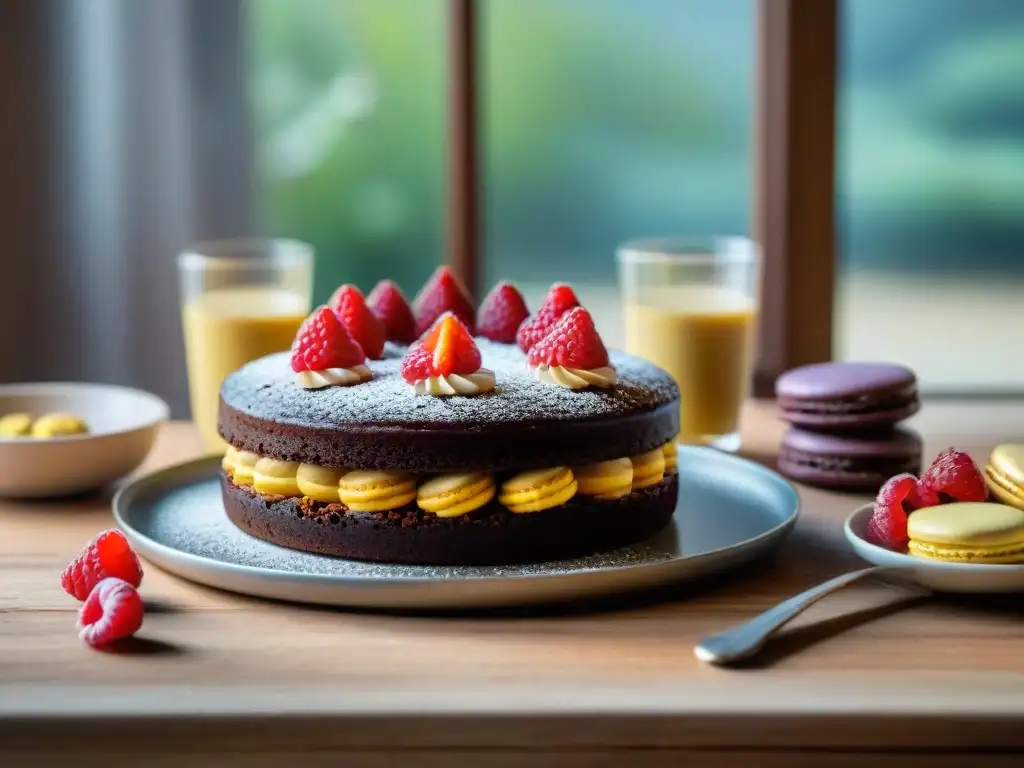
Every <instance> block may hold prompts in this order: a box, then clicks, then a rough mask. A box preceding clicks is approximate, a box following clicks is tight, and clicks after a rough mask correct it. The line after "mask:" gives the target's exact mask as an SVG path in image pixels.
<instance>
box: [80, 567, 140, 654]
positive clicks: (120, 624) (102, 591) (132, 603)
mask: <svg viewBox="0 0 1024 768" xmlns="http://www.w3.org/2000/svg"><path fill="white" fill-rule="evenodd" d="M145 611H146V609H145V606H144V605H143V604H142V598H141V597H140V596H139V593H138V591H137V590H136V589H135V587H133V586H132V585H131V584H129V583H128V582H127V581H123V580H121V579H115V578H113V577H111V578H108V579H103V580H102V581H101V582H100V583H99V584H97V585H96V586H95V587H94V588H93V590H92V592H90V593H89V597H87V598H86V600H85V602H84V603H82V608H81V610H79V612H78V637H79V638H81V639H82V640H84V641H85V642H86V643H88V644H89V645H91V646H93V647H96V646H100V645H107V644H108V643H112V642H114V641H115V640H122V639H123V638H126V637H131V636H132V635H134V634H135V633H136V632H138V631H139V627H141V626H142V617H143V615H144V614H145Z"/></svg>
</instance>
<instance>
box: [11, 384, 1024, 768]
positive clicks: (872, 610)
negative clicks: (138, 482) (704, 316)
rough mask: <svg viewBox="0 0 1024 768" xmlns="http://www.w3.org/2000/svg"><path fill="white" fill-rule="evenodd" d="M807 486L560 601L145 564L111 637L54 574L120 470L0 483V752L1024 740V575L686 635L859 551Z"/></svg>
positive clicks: (172, 437)
mask: <svg viewBox="0 0 1024 768" xmlns="http://www.w3.org/2000/svg"><path fill="white" fill-rule="evenodd" d="M913 421H914V423H915V424H916V426H917V427H918V428H919V429H921V430H922V431H923V432H924V433H925V435H926V436H927V438H928V450H929V452H930V453H935V452H937V451H938V450H940V449H941V448H944V447H947V446H948V445H951V444H955V445H957V446H959V447H963V448H966V449H968V450H970V451H972V453H973V454H974V455H975V456H976V457H978V458H979V459H982V460H983V459H984V457H985V455H986V454H987V452H988V451H989V450H990V449H991V447H992V446H993V445H994V444H996V443H998V442H1003V441H1007V440H1019V441H1024V403H1021V402H1019V401H996V402H993V403H981V402H967V403H965V402H942V401H937V402H933V403H928V404H927V405H926V407H925V408H924V409H923V411H922V413H921V414H920V415H919V416H918V417H916V418H915V419H914V420H913ZM744 433H745V453H746V454H747V455H749V456H751V457H752V458H755V459H756V460H760V461H762V462H766V463H771V462H772V461H773V454H774V446H775V445H776V442H777V440H778V437H779V435H780V433H781V425H779V424H778V423H777V422H776V420H775V419H774V416H773V413H772V408H771V405H770V404H769V403H753V404H751V405H750V407H749V409H748V411H747V413H746V414H745V419H744ZM198 451H199V441H198V439H197V438H196V436H195V434H194V432H193V430H192V428H191V426H190V425H185V424H171V425H169V426H168V427H167V428H166V429H165V430H164V432H163V434H162V435H161V438H160V440H159V442H158V445H157V447H156V448H155V449H154V452H153V455H152V456H151V457H150V459H149V461H148V462H147V465H146V467H145V468H144V469H143V471H149V470H152V469H155V468H158V467H161V466H164V465H168V464H171V463H174V462H177V461H180V460H183V459H186V458H190V457H192V456H194V455H196V454H197V453H198ZM800 492H801V499H802V503H803V512H802V517H801V520H800V522H799V524H798V526H797V529H796V531H795V532H794V534H793V536H792V537H791V539H790V540H789V541H788V542H787V543H786V545H785V546H784V548H783V550H782V552H781V553H780V554H779V555H778V556H776V557H775V558H774V559H773V560H772V561H770V562H766V563H762V564H759V565H757V566H754V567H751V568H749V569H747V570H745V571H744V572H742V573H739V574H736V575H734V576H730V577H726V578H720V579H717V580H715V581H714V582H713V583H707V584H702V585H699V586H697V587H689V588H675V589H669V590H664V591H661V592H659V593H657V594H654V595H647V594H645V595H638V596H630V597H624V598H615V599H609V600H605V601H601V602H598V603H589V604H582V605H571V606H562V607H557V608H548V609H533V610H521V611H516V610H509V611H502V612H497V613H494V612H491V613H482V614H481V613H476V614H461V615H459V614H447V615H408V614H406V615H387V614H382V613H355V612H346V611H340V610H330V609H322V608H307V607H301V606H293V605H284V604H277V603H271V602H267V601H260V600H255V599H249V598H245V597H239V596H235V595H230V594H227V593H222V592H218V591H215V590H212V589H208V588H205V587H201V586H197V585H193V584H190V583H187V582H185V581H182V580H180V579H178V578H176V577H173V576H170V575H168V574H166V573H163V572H161V571H159V570H158V569H156V568H155V567H153V566H150V567H149V568H148V569H147V572H146V577H145V582H144V590H143V591H144V595H145V597H146V599H147V601H148V602H149V605H150V611H149V613H148V614H147V617H146V622H145V625H144V627H143V630H142V632H141V633H140V639H139V641H138V642H137V643H136V644H135V645H134V646H132V647H130V648H129V649H128V652H126V653H118V654H114V653H98V652H95V651H92V650H89V649H88V648H86V647H84V646H83V645H81V644H80V643H79V641H78V640H77V638H76V636H75V632H74V621H75V612H76V609H77V604H76V603H74V602H73V601H72V600H71V599H70V598H68V597H67V596H66V595H65V594H64V593H63V592H62V591H61V589H60V585H59V583H58V578H57V575H58V574H59V572H60V570H61V569H62V568H63V566H64V565H65V564H66V562H67V561H68V560H69V559H70V558H71V557H72V556H73V555H74V554H75V552H76V551H77V550H78V549H79V548H80V547H81V545H82V544H83V543H84V542H85V541H86V540H87V539H88V538H89V537H90V536H91V535H92V534H94V533H95V532H96V531H97V530H99V529H100V528H102V527H106V526H109V525H110V524H111V522H112V521H111V516H110V512H109V495H107V494H101V495H99V496H96V497H93V498H88V499H78V500H74V501H69V502H61V503H55V502H35V503H25V502H10V501H7V502H0V532H2V535H0V585H2V587H0V764H4V765H6V764H11V765H33V764H43V763H42V762H38V763H36V762H33V760H36V759H37V758H38V759H39V760H42V758H41V757H39V755H42V754H44V753H45V754H49V755H51V756H52V757H54V759H55V760H56V761H57V764H60V756H61V755H68V754H70V753H71V752H75V753H76V754H77V755H79V757H81V756H82V755H84V754H88V755H92V756H94V757H96V761H97V762H95V764H100V762H102V756H103V750H102V749H98V748H97V747H96V745H97V744H100V743H102V740H97V737H98V735H102V734H107V735H108V736H109V738H111V739H113V738H115V734H119V735H117V736H116V738H117V739H118V744H119V749H122V750H124V751H125V752H126V753H131V752H132V751H133V750H136V751H137V752H138V754H140V755H144V754H147V753H148V752H147V751H151V750H155V751H157V752H159V753H160V754H161V755H162V757H161V760H164V761H165V762H148V763H147V764H152V765H172V764H174V765H176V764H178V763H177V762H175V761H174V755H179V753H180V755H179V756H180V757H181V759H182V761H185V762H188V761H191V762H190V764H201V763H197V762H195V761H196V760H199V759H200V757H201V756H206V757H209V759H210V760H214V761H216V762H217V764H223V765H235V764H238V765H241V764H254V765H270V764H275V763H274V762H273V760H272V758H271V757H270V756H271V755H275V754H280V755H287V756H290V758H295V757H296V756H297V755H309V756H310V759H309V760H307V759H306V757H303V758H302V759H303V760H304V761H306V764H308V765H319V764H320V763H318V762H316V759H318V756H319V757H322V754H321V753H320V752H319V751H320V750H342V749H343V750H346V754H348V755H349V756H350V757H351V764H353V765H366V766H375V765H386V764H401V763H403V762H405V761H406V760H413V759H415V760H417V761H419V762H421V763H422V764H423V765H479V764H482V763H481V762H480V761H479V760H476V758H477V757H479V755H478V753H480V754H483V753H484V752H486V753H487V754H488V755H491V757H489V758H488V759H487V764H489V765H496V766H505V765H521V764H522V765H526V764H529V765H533V766H536V765H548V764H552V765H553V764H560V765H576V764H580V765H583V764H587V765H604V764H609V765H610V764H612V763H611V762H610V761H611V760H612V759H618V760H628V764H630V765H637V766H646V765H667V764H670V763H672V762H673V761H674V760H675V759H677V758H678V759H681V758H682V757H684V756H686V757H687V759H691V760H692V761H693V762H695V763H700V762H703V761H705V760H706V761H708V762H713V763H715V764H720V765H741V764H747V763H745V762H744V760H746V759H748V758H750V755H751V754H753V752H755V751H761V750H766V751H765V752H764V757H761V756H759V757H758V758H757V760H758V761H759V762H761V763H764V764H765V765H776V764H778V765H782V764H786V765H803V764H814V765H825V766H829V765H835V766H846V765H854V764H858V763H855V762H850V761H849V760H850V759H852V758H850V757H849V755H854V756H856V755H860V756H861V757H862V758H864V759H865V760H870V761H871V762H872V763H874V764H875V765H890V764H891V765H899V764H906V763H905V762H904V761H905V760H907V759H909V757H912V756H913V755H914V754H918V755H919V756H920V755H925V754H930V753H932V752H934V751H935V750H941V751H942V752H943V753H944V754H945V757H944V759H945V761H946V762H945V763H943V762H941V761H938V760H936V759H934V758H933V757H929V758H928V759H929V760H930V761H931V763H932V765H940V766H941V765H944V764H948V765H954V764H957V763H956V762H955V757H956V753H957V751H963V752H966V751H973V750H980V749H986V750H1002V751H1009V750H1015V749H1021V750H1024V642H1022V640H1024V621H1022V620H1024V600H1021V599H1020V598H1018V597H1006V598H1001V599H999V598H981V597H974V598H970V599H961V600H957V599H929V598H922V597H920V596H919V595H918V594H916V593H913V592H911V591H909V590H903V589H901V588H896V587H889V586H883V585H878V584H865V585H862V586H857V587H852V588H850V589H849V590H847V591H845V592H842V593H839V594H837V595H836V596H834V597H833V598H830V599H828V600H826V601H824V602H823V603H822V604H820V605H819V606H816V607H815V608H813V609H812V610H811V611H809V612H808V613H807V614H806V615H805V616H803V617H801V618H800V619H799V620H798V622H796V624H795V625H794V627H793V628H792V629H791V630H789V631H788V632H787V633H786V634H785V635H784V636H782V637H781V638H779V640H777V641H775V642H773V643H772V644H771V645H770V646H769V647H768V649H767V651H766V654H765V657H764V658H763V659H762V660H760V661H759V662H758V663H757V664H756V665H755V666H751V667H747V668H743V669H737V670H722V669H715V668H711V667H707V666H704V665H701V664H700V663H699V662H697V661H696V660H695V659H694V657H693V655H692V650H691V649H692V646H693V645H694V643H695V642H697V640H699V639H700V638H701V637H703V636H704V635H706V634H709V633H712V632H717V631H720V630H721V629H723V628H725V627H727V626H729V625H732V624H734V623H736V622H739V621H742V620H745V619H747V618H749V617H751V616H752V615H754V614H755V613H757V612H759V611H761V610H764V609H765V608H767V607H769V606H770V605H772V604H774V603H775V602H777V601H778V600H779V599H781V598H783V597H785V596H787V595H789V594H791V593H793V592H796V591H799V590H801V589H804V588H806V587H808V586H811V585H812V584H815V583H817V582H819V581H821V580H822V579H824V578H826V577H828V576H831V575H835V574H837V573H840V572H842V571H844V570H846V569H850V568H853V567H856V566H857V565H858V561H857V559H856V558H855V557H854V556H853V555H852V554H851V553H850V552H849V551H848V550H847V547H846V544H845V542H844V540H843V539H842V536H841V532H840V524H841V521H842V519H843V518H844V517H845V515H846V514H847V512H848V511H849V510H851V509H852V508H853V507H854V506H856V505H857V504H859V503H861V502H862V501H864V499H863V498H862V497H857V496H844V495H839V494H833V493H827V492H824V491H820V490H815V489H810V488H803V487H802V488H800ZM97 749H98V751H97ZM490 750H494V752H491V751H490ZM635 750H639V752H636V754H635V755H633V751H635ZM801 750H811V752H807V753H805V752H802V751H801ZM894 750H896V751H898V752H899V754H896V753H895V752H894ZM5 751H6V756H7V757H6V758H5ZM30 755H34V756H35V757H33V758H32V759H31V760H30V759H29V756H30ZM246 755H248V758H249V759H251V762H250V761H249V760H247V759H245V756H246ZM609 755H611V756H612V757H609ZM616 755H617V756H618V757H615V756H616ZM627 755H628V757H627ZM797 755H805V756H806V755H810V756H811V757H813V761H810V762H808V760H807V759H804V758H803V757H798V756H797ZM844 755H846V756H844ZM886 755H890V757H891V760H890V757H886ZM15 756H17V759H15ZM228 756H233V757H231V760H230V761H229V760H228V759H227V758H228ZM588 756H589V757H592V758H593V759H592V760H591V759H589V757H588ZM992 756H993V757H995V755H992ZM634 757H635V759H634ZM492 758H493V759H492ZM7 759H9V760H10V761H9V762H6V761H5V760H7ZM76 759H77V758H76ZM282 759H284V758H282ZM1009 759H1014V758H1009ZM1016 759H1018V760H1019V757H1018V758H1016ZM236 760H237V762H234V761H236ZM388 760H392V761H393V763H389V762H388ZM474 760H476V762H474ZM219 761H223V762H219ZM773 761H774V762H773ZM76 764H78V765H89V764H93V763H87V762H86V763H83V762H80V761H79V762H77V763H76ZM615 764H620V763H615ZM996 764H998V763H996Z"/></svg>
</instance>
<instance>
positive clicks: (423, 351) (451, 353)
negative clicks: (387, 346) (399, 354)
mask: <svg viewBox="0 0 1024 768" xmlns="http://www.w3.org/2000/svg"><path fill="white" fill-rule="evenodd" d="M480 362H481V360H480V349H479V348H478V347H477V345H476V342H475V341H473V336H472V334H470V332H469V329H468V328H466V326H464V325H463V324H462V322H461V321H460V320H459V318H457V317H456V316H455V314H454V313H452V312H445V313H444V314H443V315H441V318H440V319H439V320H438V321H437V322H436V323H434V326H433V327H432V328H431V329H430V332H429V333H427V334H426V335H425V336H424V337H423V339H422V340H420V341H419V342H418V343H417V344H415V345H414V346H413V347H412V348H411V349H410V350H409V351H408V352H407V353H406V355H405V357H404V358H402V377H403V378H404V379H405V380H406V381H408V382H409V383H410V384H412V383H413V382H416V381H422V380H423V379H428V378H430V377H431V376H449V375H451V374H453V373H462V374H468V373H476V372H477V371H478V370H480Z"/></svg>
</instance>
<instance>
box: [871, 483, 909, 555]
mask: <svg viewBox="0 0 1024 768" xmlns="http://www.w3.org/2000/svg"><path fill="white" fill-rule="evenodd" d="M916 488H917V478H916V477H914V476H913V475H911V474H907V473H904V474H902V475H896V476H895V477H890V478H889V479H888V480H887V481H886V483H885V485H883V486H882V488H881V490H880V491H879V492H878V498H877V499H875V508H874V511H873V512H872V513H871V520H870V521H869V522H868V531H867V537H868V541H870V542H872V543H873V544H878V545H880V546H883V547H885V548H886V549H895V550H902V549H904V548H905V547H906V546H907V541H908V538H909V537H908V536H907V516H908V515H909V512H910V510H908V509H907V507H906V504H907V501H908V499H909V498H910V496H911V494H913V493H914V491H915V489H916Z"/></svg>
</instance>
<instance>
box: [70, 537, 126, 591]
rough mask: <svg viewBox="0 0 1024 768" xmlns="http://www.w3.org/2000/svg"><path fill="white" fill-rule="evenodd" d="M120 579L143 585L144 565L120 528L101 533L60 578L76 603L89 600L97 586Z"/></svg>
mask: <svg viewBox="0 0 1024 768" xmlns="http://www.w3.org/2000/svg"><path fill="white" fill-rule="evenodd" d="M108 577H116V578H118V579H122V580H123V581H126V582H128V583H129V584H131V585H132V586H133V587H137V586H139V584H141V583H142V565H141V564H140V563H139V558H138V556H137V555H136V554H135V550H134V549H132V547H131V544H129V543H128V539H126V538H125V537H124V534H123V533H121V531H119V530H117V529H116V528H111V529H110V530H107V531H101V532H100V533H98V534H96V536H95V537H93V539H92V541H90V542H89V543H88V544H86V545H85V549H83V550H82V551H81V552H79V553H78V556H77V557H76V558H75V559H74V560H73V561H72V562H71V564H70V565H69V566H68V567H67V568H65V569H64V572H63V573H62V574H61V575H60V585H61V586H62V587H63V588H64V591H65V592H67V593H68V594H69V595H71V596H72V597H74V598H75V599H76V600H85V599H86V598H87V597H88V596H89V593H90V592H92V590H93V587H95V586H96V584H97V583H99V582H100V581H102V580H103V579H105V578H108Z"/></svg>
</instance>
